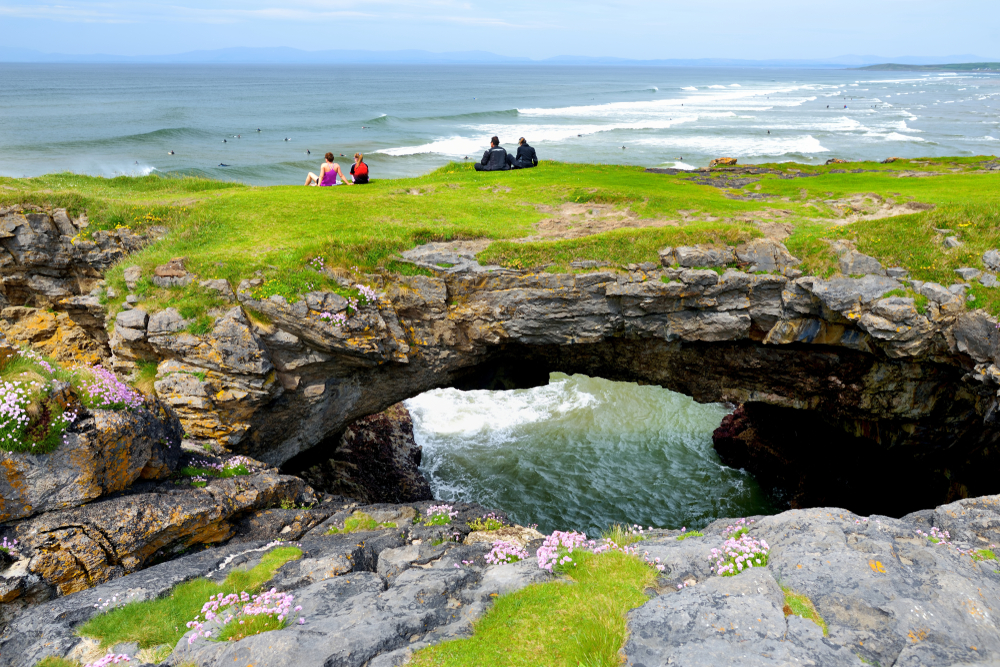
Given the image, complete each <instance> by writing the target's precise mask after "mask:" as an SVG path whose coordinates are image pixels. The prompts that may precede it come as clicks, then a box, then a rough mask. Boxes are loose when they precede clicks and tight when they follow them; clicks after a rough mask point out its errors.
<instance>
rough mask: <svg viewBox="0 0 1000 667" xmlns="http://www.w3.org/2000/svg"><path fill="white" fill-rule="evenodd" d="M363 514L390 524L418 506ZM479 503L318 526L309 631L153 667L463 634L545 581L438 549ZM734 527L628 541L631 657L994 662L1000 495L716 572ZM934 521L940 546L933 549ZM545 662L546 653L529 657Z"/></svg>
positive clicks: (303, 573) (34, 617)
mask: <svg viewBox="0 0 1000 667" xmlns="http://www.w3.org/2000/svg"><path fill="white" fill-rule="evenodd" d="M359 509H361V510H364V511H366V512H367V513H369V514H370V515H372V516H375V515H378V516H379V517H383V518H384V517H388V516H390V515H394V516H396V517H408V516H411V515H414V514H416V513H420V512H419V510H421V509H424V508H423V507H422V506H415V507H414V506H400V505H395V506H389V505H382V506H368V507H361V508H359ZM481 510H482V508H478V507H474V506H466V507H464V508H463V509H462V516H461V517H459V518H458V519H457V520H456V524H455V525H454V526H451V527H449V526H438V527H426V526H418V525H416V524H406V523H405V522H402V521H401V523H402V524H403V525H398V526H397V527H395V528H393V527H387V528H385V529H381V530H376V531H366V532H357V533H350V534H342V533H340V534H326V533H325V532H323V531H324V530H326V529H325V527H323V526H320V527H317V528H316V529H313V531H311V532H310V533H309V534H307V535H306V536H305V538H304V539H303V540H302V541H301V542H299V543H298V544H299V545H300V547H301V549H302V551H303V557H302V558H301V559H300V560H296V561H292V562H289V563H287V564H286V565H285V566H283V567H282V568H281V569H280V570H279V571H278V573H277V574H276V576H275V577H274V579H272V581H271V582H269V583H268V584H267V586H269V587H271V586H273V587H274V588H276V589H277V590H278V591H282V592H291V593H292V594H293V595H294V596H295V604H296V605H301V606H302V610H301V612H300V614H301V616H302V617H303V619H304V622H303V623H302V624H299V623H297V622H293V624H291V625H289V626H288V627H286V628H284V629H282V630H276V631H272V632H268V633H264V634H261V635H256V636H251V637H248V638H246V639H242V640H240V641H235V642H212V641H208V640H205V639H204V638H199V639H195V640H194V641H191V642H189V639H190V637H191V635H192V633H190V632H189V633H188V635H185V636H184V637H183V638H181V639H180V640H179V642H178V643H177V646H176V647H175V648H174V651H173V653H172V654H171V655H170V656H169V658H167V660H166V662H165V663H164V664H166V665H173V666H177V667H179V666H180V665H184V664H188V663H192V662H193V663H194V664H197V665H199V666H200V667H216V666H218V667H222V666H224V665H225V666H228V665H233V664H236V665H250V664H252V665H254V666H255V667H272V666H273V667H286V666H287V665H305V666H313V665H315V666H316V667H319V666H321V665H322V666H325V665H344V666H351V667H362V666H364V665H367V666H368V667H390V666H392V667H395V666H397V665H402V664H404V663H405V662H406V660H407V659H408V658H409V657H410V656H411V655H412V653H413V651H415V650H419V649H420V648H422V647H425V646H428V645H431V644H435V643H439V642H442V641H446V640H449V639H454V638H458V637H465V636H469V634H470V633H471V631H472V623H473V621H475V620H476V619H477V618H481V617H482V615H483V614H484V613H486V612H487V611H488V609H489V606H490V604H491V601H492V600H493V599H495V597H496V596H499V595H503V594H505V593H509V592H513V591H516V590H519V589H521V588H523V587H524V586H527V585H530V584H532V583H541V582H545V581H550V580H552V576H551V575H550V574H548V573H547V572H545V571H543V570H540V569H539V568H538V567H537V564H536V563H535V561H534V559H533V558H529V559H528V560H526V561H521V562H519V563H514V564H505V565H487V564H486V563H485V562H484V560H483V555H484V554H485V553H486V551H487V549H488V548H489V544H488V543H484V542H481V543H475V544H461V543H458V542H453V541H446V542H441V539H440V538H441V536H443V535H445V534H447V531H448V530H457V529H458V528H459V527H460V526H461V523H459V522H462V523H464V519H465V518H466V517H467V516H472V515H474V514H475V512H476V511H481ZM344 511H345V512H346V510H344ZM339 514H340V515H343V512H341V513H339ZM330 521H331V522H333V523H337V522H338V521H339V519H338V518H337V516H336V515H334V516H331V519H330ZM729 524H732V521H731V520H721V521H716V522H715V523H713V524H711V525H709V526H708V527H706V528H705V529H703V531H702V532H703V533H704V535H702V536H691V537H687V538H686V539H683V540H678V539H677V538H678V536H679V533H678V532H677V531H653V532H652V534H651V537H650V538H649V539H647V540H645V541H643V542H641V543H640V544H639V545H638V546H639V553H640V554H642V553H643V552H646V555H647V557H648V558H649V559H659V562H660V564H662V565H663V568H664V569H663V571H662V575H661V577H660V579H659V580H658V582H657V590H656V591H652V589H650V591H649V593H650V595H651V598H650V600H649V601H648V602H646V603H645V604H643V605H642V606H640V607H638V608H637V609H634V610H632V611H631V612H630V613H629V616H628V630H629V638H628V640H627V641H626V644H625V646H624V647H623V649H622V654H623V657H624V660H625V664H627V665H631V666H632V667H654V666H661V665H682V666H686V665H713V666H715V665H792V664H801V665H823V666H825V665H832V666H839V665H858V666H860V665H864V664H869V665H870V664H881V665H902V666H906V667H918V666H919V667H923V666H926V667H931V666H938V665H941V666H944V665H975V664H983V665H994V664H998V663H1000V619H998V617H997V614H996V608H997V606H998V605H1000V572H998V570H1000V562H998V561H997V560H995V559H990V558H984V559H981V560H977V559H974V558H972V557H971V556H970V554H972V553H973V551H974V550H975V549H984V548H989V547H990V545H995V544H997V543H998V542H1000V496H988V497H982V498H975V499H967V500H962V501H959V502H956V503H952V504H950V505H943V506H941V507H938V508H937V509H935V510H927V511H922V512H917V513H914V514H911V515H908V516H906V517H903V518H902V519H892V518H889V517H880V516H871V517H860V516H857V515H854V514H851V513H849V512H847V511H845V510H841V509H834V508H821V509H810V510H793V511H789V512H784V513H782V514H778V515H775V516H770V517H756V518H755V521H754V522H753V523H752V524H750V535H751V536H752V537H754V538H756V539H763V540H765V541H766V542H767V543H768V544H769V545H770V560H769V563H768V564H767V566H766V567H760V568H756V569H750V570H747V571H744V572H743V573H741V574H738V575H737V576H734V577H720V576H718V575H717V574H716V573H715V572H714V568H713V566H712V564H711V562H710V560H709V555H710V553H711V550H712V549H713V548H716V549H718V548H721V547H722V546H723V544H724V540H725V539H726V534H727V532H728V530H727V525H729ZM327 525H329V524H327ZM932 528H935V529H937V531H940V533H941V534H943V532H945V531H947V532H948V534H949V535H950V539H946V540H944V541H941V542H937V543H935V542H933V541H931V540H929V539H928V538H927V537H926V534H928V533H930V532H931V529H932ZM466 530H467V529H466ZM918 531H922V532H918ZM936 534H938V533H936ZM533 544H535V545H537V544H538V543H537V542H534V543H533ZM270 546H273V543H272V544H267V543H264V542H263V541H258V542H255V543H245V544H239V545H235V544H230V545H228V546H225V547H219V548H216V549H211V550H208V551H204V552H201V553H198V554H194V555H191V556H186V557H183V558H180V559H177V560H175V561H171V562H168V563H163V564H161V565H157V566H154V567H151V568H149V569H147V570H144V571H142V572H138V573H135V574H132V575H129V576H127V577H123V578H121V579H117V580H115V581H112V582H109V583H107V584H103V585H101V586H98V587H96V588H94V589H91V590H87V591H82V592H80V593H76V594H73V595H68V596H66V597H63V598H60V599H58V600H54V601H51V602H48V603H46V604H44V605H41V606H39V607H36V608H34V609H31V610H28V611H27V612H25V613H24V614H22V615H21V616H20V617H19V618H17V619H15V620H14V621H13V622H12V623H11V624H10V626H9V627H8V628H7V630H6V631H5V632H4V633H3V635H0V665H2V666H3V667H7V666H8V665H9V666H11V667H33V666H34V665H35V663H36V662H37V661H38V660H39V659H40V658H42V657H44V656H48V655H53V656H69V657H70V658H72V659H81V658H88V659H94V658H96V657H99V656H90V654H88V653H87V651H91V652H92V651H93V648H92V644H88V643H87V642H86V641H84V640H82V639H81V638H80V637H78V636H77V635H76V634H75V631H74V628H75V627H77V626H78V625H79V624H80V623H82V622H84V621H86V620H87V619H89V618H91V617H92V616H94V615H95V614H97V613H100V612H99V611H98V610H97V609H95V608H94V605H95V604H97V602H98V599H99V598H100V599H104V600H107V599H108V598H111V597H115V596H117V598H118V600H119V602H120V601H121V600H148V599H153V598H156V597H159V596H162V595H164V594H166V593H167V592H168V591H169V590H170V588H171V587H172V586H174V585H176V584H177V583H180V582H182V581H186V580H188V579H191V578H193V577H196V576H211V577H215V578H219V577H224V576H226V575H227V574H228V572H229V571H231V570H232V568H234V567H238V566H247V567H252V566H253V565H255V564H256V563H257V562H259V560H260V558H261V557H262V555H263V553H265V551H266V550H267V549H268V548H269V547H270ZM789 591H790V592H794V593H796V594H799V595H804V596H807V597H808V598H809V599H810V600H811V601H812V603H813V604H814V605H815V607H816V610H817V611H818V613H819V615H820V616H821V617H822V618H823V619H824V620H825V624H826V631H824V628H823V627H821V626H820V625H818V624H816V623H814V622H813V621H812V620H807V619H804V618H801V617H799V616H796V615H794V614H791V615H787V616H786V613H789V612H790V609H786V608H785V607H786V604H787V601H786V598H785V595H786V593H787V592H789ZM298 615H299V614H296V621H297V617H298ZM206 629H209V628H208V627H207V626H206ZM192 632H193V631H192ZM88 656H89V657H88ZM544 660H545V656H544V655H542V656H539V664H545V662H544Z"/></svg>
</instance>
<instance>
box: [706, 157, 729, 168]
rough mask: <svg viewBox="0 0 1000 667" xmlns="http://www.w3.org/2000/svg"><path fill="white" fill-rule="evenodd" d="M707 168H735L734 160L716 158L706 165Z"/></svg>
mask: <svg viewBox="0 0 1000 667" xmlns="http://www.w3.org/2000/svg"><path fill="white" fill-rule="evenodd" d="M708 166H709V167H734V166H736V158H734V157H718V158H715V159H714V160H712V161H711V162H709V163H708Z"/></svg>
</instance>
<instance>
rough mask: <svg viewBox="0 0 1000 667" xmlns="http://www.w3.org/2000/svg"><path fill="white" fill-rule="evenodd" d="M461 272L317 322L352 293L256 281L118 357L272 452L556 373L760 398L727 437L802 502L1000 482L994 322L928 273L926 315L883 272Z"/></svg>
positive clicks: (194, 414) (206, 417)
mask: <svg viewBox="0 0 1000 667" xmlns="http://www.w3.org/2000/svg"><path fill="white" fill-rule="evenodd" d="M456 264H457V262H456ZM456 268H460V269H461V270H460V271H453V272H447V271H440V272H439V275H437V276H435V277H427V276H412V277H399V278H396V279H393V280H387V279H385V278H382V277H378V276H369V277H368V278H369V280H370V281H371V282H373V283H375V284H376V285H377V287H378V288H379V289H380V290H381V292H382V295H383V296H382V297H381V298H380V299H379V301H378V303H377V304H372V305H370V306H367V307H364V308H362V309H361V311H360V312H359V313H358V314H357V315H355V316H352V317H351V318H350V319H349V320H348V323H347V325H346V326H343V327H341V326H337V325H335V324H332V323H329V322H326V321H323V320H322V319H321V318H320V317H319V313H320V312H337V311H338V310H343V307H344V305H343V304H341V303H340V302H341V301H343V299H342V297H339V296H338V295H336V294H332V293H311V294H308V295H305V297H304V298H303V299H302V300H301V301H298V302H296V303H291V304H290V303H287V302H286V301H285V300H283V299H281V298H280V297H272V298H271V299H268V300H263V301H262V300H257V299H255V298H254V297H253V288H254V284H253V282H252V281H244V282H243V283H242V284H241V285H240V286H239V288H238V289H237V290H236V292H235V295H234V297H233V298H234V300H235V301H238V304H239V307H234V308H233V309H232V310H230V311H229V312H228V313H226V314H225V315H224V316H222V317H219V318H218V319H217V320H216V325H215V329H214V331H213V332H212V333H210V334H208V335H206V336H200V337H199V336H193V335H191V334H188V333H182V332H181V331H180V330H181V329H182V328H183V325H184V323H183V321H182V320H181V318H180V316H179V315H178V314H177V313H176V312H173V311H170V310H168V311H163V312H161V313H157V314H154V315H153V316H152V317H150V318H149V321H148V324H147V325H146V327H145V329H144V330H140V331H130V330H129V329H127V328H126V327H122V326H120V325H119V326H118V327H116V329H115V335H114V336H113V338H112V349H113V350H114V351H115V353H116V355H118V357H119V358H123V357H124V358H127V357H128V355H130V354H131V355H134V356H140V355H142V354H152V355H153V356H154V358H157V359H159V360H160V376H161V379H160V380H159V381H158V382H157V385H156V386H157V390H158V393H159V394H160V396H161V398H163V399H164V400H166V401H167V402H168V403H171V404H173V405H174V406H175V407H176V408H177V409H178V410H179V411H180V412H181V416H182V420H185V422H186V423H185V426H186V428H187V430H188V431H189V433H192V434H193V435H196V436H199V437H203V438H212V437H215V438H217V439H219V440H220V441H221V442H223V443H225V444H227V446H229V447H230V448H231V449H233V450H235V451H239V452H242V453H247V454H250V455H252V456H255V457H258V458H260V459H262V460H265V461H268V462H270V463H273V464H283V463H285V462H288V461H289V460H291V459H293V457H295V456H297V455H299V454H301V453H303V452H306V451H308V450H310V449H311V448H313V447H315V446H317V445H319V444H320V443H328V442H329V440H330V438H331V437H335V436H337V435H338V434H339V433H340V432H342V431H343V429H344V428H345V427H346V426H347V425H348V424H350V423H351V422H352V421H354V420H355V419H358V418H360V417H364V416H366V415H370V414H373V413H377V412H380V411H381V410H383V409H385V408H386V407H388V406H390V405H392V404H394V403H396V402H398V401H400V400H403V399H406V398H409V397H411V396H415V395H417V394H419V393H421V392H423V391H426V390H429V389H432V388H436V387H443V386H456V387H470V386H485V385H484V383H489V382H495V381H497V380H498V379H499V380H501V381H502V382H505V383H507V385H508V386H529V385H531V384H540V383H544V382H545V381H547V374H548V372H549V371H554V370H558V371H564V372H581V373H587V374H590V375H596V376H601V377H605V378H608V379H617V380H633V381H639V382H645V383H654V384H659V385H662V386H664V387H667V388H669V389H673V390H675V391H680V392H682V393H685V394H688V395H690V396H693V397H694V398H695V399H696V400H698V401H702V402H706V401H730V402H733V403H736V404H743V405H744V406H745V407H744V408H743V410H742V411H741V412H740V414H739V415H738V419H737V420H735V421H734V420H729V421H728V423H727V428H728V430H726V431H724V432H722V433H720V438H719V442H720V451H721V452H722V454H723V455H724V457H725V459H726V460H727V461H731V462H733V463H734V464H736V465H739V466H743V467H747V468H749V469H750V470H752V471H753V472H755V473H757V474H758V476H760V477H761V479H762V480H763V481H764V482H765V483H770V484H773V485H776V486H779V487H782V488H784V489H785V490H786V491H788V492H789V494H790V496H789V498H790V500H791V501H792V502H793V503H794V504H796V505H815V504H824V505H825V504H838V505H841V506H847V507H849V508H854V507H857V508H859V510H860V509H863V508H867V507H868V506H869V505H873V507H872V511H874V510H876V509H877V510H878V511H881V512H887V511H892V512H894V513H902V512H904V511H908V509H916V508H918V507H925V506H929V505H931V504H934V502H943V501H944V500H946V499H950V498H955V497H964V496H966V495H970V494H971V495H979V494H985V493H989V492H991V491H995V489H992V488H991V487H990V485H991V484H992V480H991V479H990V477H991V476H990V475H989V474H987V472H986V471H987V470H988V466H989V463H990V461H991V459H990V456H991V455H995V454H993V453H992V452H993V451H994V449H993V448H994V446H995V445H994V443H995V440H996V428H995V425H994V415H995V412H996V406H997V400H996V391H997V384H998V383H997V380H998V379H1000V371H998V369H997V367H996V366H995V365H994V360H995V359H996V357H997V332H996V328H995V321H994V320H993V319H992V318H989V317H988V316H986V315H985V314H984V313H982V312H981V311H975V312H969V311H966V310H965V308H964V303H963V299H962V297H961V296H959V295H956V294H953V293H952V292H950V291H948V290H946V289H944V288H943V287H941V286H939V285H935V284H931V283H928V284H922V285H917V287H918V288H919V289H920V293H921V294H923V295H924V296H926V297H927V298H928V300H929V301H928V305H927V308H926V312H918V310H917V309H916V307H915V305H914V300H913V299H911V298H905V297H900V296H891V295H888V293H889V292H894V291H896V290H900V289H901V288H902V287H903V284H902V283H900V282H898V281H897V280H895V279H892V278H888V277H886V276H873V275H870V276H865V277H863V278H859V279H854V278H834V279H830V280H823V279H819V278H814V277H808V276H806V277H795V274H796V273H797V272H793V271H787V270H786V273H788V274H789V275H780V274H776V273H766V274H765V273H757V274H751V273H745V272H742V271H736V270H732V269H729V270H726V271H725V272H724V273H723V274H722V275H719V273H717V272H715V271H710V270H696V269H682V268H670V267H666V268H665V267H662V266H660V265H657V264H653V263H648V264H643V265H638V266H630V267H623V270H621V271H613V270H601V271H594V272H591V273H579V274H544V273H543V274H537V273H521V272H508V271H502V270H492V271H482V270H470V267H469V266H468V263H466V265H464V266H461V267H456ZM234 306H236V304H235V303H234ZM247 313H249V314H250V315H252V316H253V317H254V320H251V319H250V318H248V317H247ZM265 319H266V320H267V321H268V323H267V324H263V323H262V322H263V321H264V320H265ZM126 339H129V340H126ZM199 373H200V375H199ZM230 406H231V407H230ZM199 429H200V432H199ZM870 469H872V470H877V471H879V472H878V474H877V475H874V476H873V475H872V474H871V473H870V472H869V470H870ZM862 472H863V473H864V474H861V473H862ZM901 475H905V476H906V477H905V479H906V480H907V483H906V484H901V483H897V482H899V481H900V479H901V477H900V476H901ZM879 476H881V478H882V479H883V480H885V479H888V480H890V483H888V484H887V483H883V484H882V485H877V484H875V482H874V481H873V480H876V479H877V478H878V477H879ZM886 503H888V504H886ZM862 506H863V507H862Z"/></svg>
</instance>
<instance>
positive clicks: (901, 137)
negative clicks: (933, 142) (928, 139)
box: [883, 132, 925, 142]
mask: <svg viewBox="0 0 1000 667" xmlns="http://www.w3.org/2000/svg"><path fill="white" fill-rule="evenodd" d="M883 138H884V139H885V140H886V141H917V142H923V141H925V140H924V139H921V138H920V137H912V136H909V135H906V134H900V133H899V132H890V133H889V134H887V135H885V136H884V137H883Z"/></svg>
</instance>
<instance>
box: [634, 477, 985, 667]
mask: <svg viewBox="0 0 1000 667" xmlns="http://www.w3.org/2000/svg"><path fill="white" fill-rule="evenodd" d="M998 503H1000V497H997V496H993V497H987V498H980V499H976V500H969V501H962V502H961V503H956V504H955V505H954V506H944V507H939V508H938V509H937V510H935V511H933V512H926V513H919V514H918V515H911V516H909V517H903V519H890V518H888V517H884V516H882V517H874V516H873V517H859V516H856V515H852V514H850V513H849V512H844V511H842V510H829V509H816V510H796V511H790V512H784V513H782V514H778V515H776V516H771V517H764V518H759V517H758V518H757V520H756V522H755V523H754V524H752V527H751V529H750V535H751V536H752V537H754V538H757V539H762V540H764V541H765V542H767V544H768V545H769V546H770V557H769V561H768V563H767V566H766V567H761V568H756V567H754V568H751V569H748V570H745V571H744V572H742V573H740V574H737V575H736V576H733V577H720V576H717V575H713V574H709V575H707V576H706V575H705V574H703V573H702V571H701V570H700V568H699V566H700V563H701V562H704V561H705V560H706V554H708V553H710V550H711V549H712V548H719V547H720V546H721V543H722V539H723V535H722V534H721V533H722V531H723V526H722V525H720V524H724V523H727V522H716V523H715V524H712V525H710V526H708V527H707V528H705V529H703V530H702V532H703V533H705V537H702V538H688V539H686V540H684V541H682V542H677V541H676V540H675V539H673V538H672V537H654V538H652V539H649V540H647V541H645V542H643V543H642V549H643V550H644V551H648V552H649V554H650V557H657V558H660V560H661V562H662V563H669V565H668V566H667V568H666V569H665V571H664V573H663V579H665V580H667V581H666V582H665V583H666V584H667V585H665V586H663V589H664V590H666V591H667V592H665V593H663V594H661V595H660V596H658V597H654V598H653V599H652V600H650V601H649V602H647V603H646V604H644V605H643V606H642V607H640V608H638V609H636V610H633V611H632V612H631V613H630V614H629V620H628V626H629V639H628V640H627V642H626V644H625V647H624V649H623V654H624V656H625V664H626V665H630V666H631V667H638V666H639V665H647V666H649V665H665V664H680V665H694V666H701V665H705V666H706V667H707V666H708V665H720V664H732V665H738V664H754V665H761V666H766V665H774V666H777V665H787V664H815V665H831V666H836V665H845V666H847V665H852V666H857V667H860V666H861V665H862V664H882V665H892V664H895V665H952V664H974V663H975V664H979V663H983V662H984V660H985V662H986V663H988V662H991V661H992V660H993V656H996V655H998V654H1000V633H998V632H997V631H996V626H995V624H993V623H992V622H990V623H988V624H986V623H982V622H980V621H978V620H975V619H979V618H981V617H983V616H981V615H985V614H986V613H989V614H990V615H992V612H989V611H987V607H988V606H989V605H990V602H989V600H992V599H996V596H997V595H998V594H1000V583H998V580H997V578H996V576H995V574H994V573H993V570H994V569H996V561H989V562H987V563H977V562H975V561H973V559H971V558H970V557H969V556H967V555H966V556H962V555H960V553H959V549H969V548H970V547H972V548H982V547H985V546H987V545H988V544H990V543H991V540H994V539H996V538H995V535H996V530H995V526H997V525H1000V515H998V513H997V505H998ZM728 523H731V521H728ZM989 525H992V526H993V527H994V529H993V530H990V529H989V527H988V526H989ZM931 526H936V527H938V528H939V529H942V530H949V531H950V532H951V535H952V540H954V541H955V544H954V545H951V544H946V543H943V542H939V543H934V542H931V541H930V540H928V539H927V538H926V537H924V536H923V535H922V534H921V533H920V532H918V531H922V532H923V533H928V532H930V529H931ZM695 544H698V545H699V546H700V548H698V549H697V550H696V551H695V553H691V554H690V555H688V553H686V552H685V551H686V550H692V547H693V546H694V545H695ZM831 572H835V573H836V576H833V577H831V576H830V573H831ZM675 582H676V584H677V585H676V586H671V585H670V584H673V583H675ZM779 582H780V585H779ZM678 586H679V589H678ZM671 588H673V591H672V592H670V589H671ZM785 591H789V592H793V593H796V594H799V595H802V596H805V597H806V598H808V599H809V600H810V601H811V602H812V603H813V604H814V605H815V608H816V611H817V612H818V614H819V616H820V617H821V618H822V619H823V620H824V621H825V624H826V629H827V631H825V630H824V628H822V627H820V626H818V625H817V624H816V623H814V622H813V621H812V620H807V619H805V618H802V617H799V616H796V615H795V612H794V611H793V610H792V609H791V608H789V607H786V606H785V605H786V604H787V603H786V598H785ZM931 591H933V593H931ZM928 595H932V599H933V602H932V603H931V602H929V599H928V598H927V596H928ZM928 605H930V606H929V607H928ZM931 608H932V609H933V611H928V612H927V613H926V614H924V613H923V610H924V609H931ZM918 610H919V611H918ZM917 614H919V615H917ZM695 618H697V619H698V621H699V622H692V619H695ZM737 628H738V630H737Z"/></svg>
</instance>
